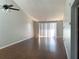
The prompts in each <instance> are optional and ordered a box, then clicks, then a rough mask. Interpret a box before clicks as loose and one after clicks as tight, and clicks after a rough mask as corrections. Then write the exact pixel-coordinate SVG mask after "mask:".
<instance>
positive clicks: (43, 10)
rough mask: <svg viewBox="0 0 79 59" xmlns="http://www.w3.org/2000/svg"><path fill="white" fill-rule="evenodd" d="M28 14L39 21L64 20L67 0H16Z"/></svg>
mask: <svg viewBox="0 0 79 59" xmlns="http://www.w3.org/2000/svg"><path fill="white" fill-rule="evenodd" d="M14 1H15V2H16V3H17V4H18V5H19V6H20V7H21V8H22V9H23V10H24V12H25V13H26V14H27V15H30V17H31V18H33V19H36V20H39V21H44V20H45V21H46V20H47V21H50V20H52V21H53V20H63V17H64V7H65V0H14Z"/></svg>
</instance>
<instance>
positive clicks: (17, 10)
mask: <svg viewBox="0 0 79 59" xmlns="http://www.w3.org/2000/svg"><path fill="white" fill-rule="evenodd" d="M9 9H11V10H16V11H19V9H16V8H9Z"/></svg>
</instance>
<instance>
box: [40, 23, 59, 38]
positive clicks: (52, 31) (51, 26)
mask: <svg viewBox="0 0 79 59" xmlns="http://www.w3.org/2000/svg"><path fill="white" fill-rule="evenodd" d="M56 30H57V28H56V23H39V37H51V38H55V37H56V33H57V31H56Z"/></svg>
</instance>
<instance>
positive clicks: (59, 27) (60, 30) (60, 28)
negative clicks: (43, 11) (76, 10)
mask: <svg viewBox="0 0 79 59" xmlns="http://www.w3.org/2000/svg"><path fill="white" fill-rule="evenodd" d="M57 36H58V38H63V21H58V22H57Z"/></svg>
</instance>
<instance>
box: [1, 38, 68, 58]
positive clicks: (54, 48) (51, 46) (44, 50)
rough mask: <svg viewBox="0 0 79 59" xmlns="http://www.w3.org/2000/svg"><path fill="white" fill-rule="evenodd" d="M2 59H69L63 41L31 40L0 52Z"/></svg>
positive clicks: (49, 39) (48, 39)
mask: <svg viewBox="0 0 79 59" xmlns="http://www.w3.org/2000/svg"><path fill="white" fill-rule="evenodd" d="M0 59H67V56H66V51H65V48H64V44H63V39H53V38H52V39H51V38H39V39H29V40H25V41H23V42H21V43H18V44H15V45H13V46H10V47H7V48H5V49H2V50H0Z"/></svg>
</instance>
